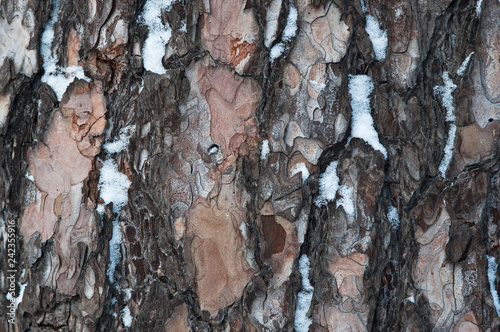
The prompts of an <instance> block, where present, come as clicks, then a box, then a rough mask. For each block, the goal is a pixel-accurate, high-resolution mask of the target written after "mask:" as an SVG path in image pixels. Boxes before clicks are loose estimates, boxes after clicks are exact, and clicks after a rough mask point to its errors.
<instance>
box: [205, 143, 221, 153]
mask: <svg viewBox="0 0 500 332" xmlns="http://www.w3.org/2000/svg"><path fill="white" fill-rule="evenodd" d="M207 152H208V154H216V153H217V152H219V146H218V145H217V144H212V145H211V146H210V147H209V148H208V150H207Z"/></svg>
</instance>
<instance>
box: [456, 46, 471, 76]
mask: <svg viewBox="0 0 500 332" xmlns="http://www.w3.org/2000/svg"><path fill="white" fill-rule="evenodd" d="M473 55H474V52H472V53H471V54H469V55H468V56H467V57H466V58H465V60H464V61H463V62H462V64H461V65H460V67H458V69H457V75H458V76H462V75H463V74H464V73H465V70H466V69H467V66H468V65H469V61H470V58H471V57H472V56H473Z"/></svg>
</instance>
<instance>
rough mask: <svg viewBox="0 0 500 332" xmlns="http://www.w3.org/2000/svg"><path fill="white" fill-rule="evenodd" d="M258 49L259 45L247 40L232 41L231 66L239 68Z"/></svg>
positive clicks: (237, 39)
mask: <svg viewBox="0 0 500 332" xmlns="http://www.w3.org/2000/svg"><path fill="white" fill-rule="evenodd" d="M256 49H257V45H255V44H252V43H249V42H247V41H246V40H244V41H241V38H236V39H233V40H231V64H232V65H233V67H236V66H238V65H239V64H240V62H241V61H243V60H244V59H246V58H247V57H251V56H252V55H253V54H254V53H255V50H256Z"/></svg>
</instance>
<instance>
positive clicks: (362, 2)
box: [360, 0, 366, 13]
mask: <svg viewBox="0 0 500 332" xmlns="http://www.w3.org/2000/svg"><path fill="white" fill-rule="evenodd" d="M360 2H361V9H362V10H363V13H366V5H365V0H360Z"/></svg>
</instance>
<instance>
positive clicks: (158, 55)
mask: <svg viewBox="0 0 500 332" xmlns="http://www.w3.org/2000/svg"><path fill="white" fill-rule="evenodd" d="M172 2H173V1H172V0H148V1H147V2H146V4H145V5H144V12H143V13H142V16H141V19H142V23H143V24H144V25H146V26H147V27H148V29H149V32H148V37H147V38H146V41H145V42H144V46H143V49H142V58H143V60H144V69H146V70H149V71H151V72H153V73H156V74H159V75H162V74H165V73H166V72H167V71H166V69H165V67H163V64H162V62H161V60H162V58H163V55H165V45H166V44H168V42H169V41H170V38H171V37H172V29H171V28H170V25H169V24H168V23H165V24H164V23H163V20H162V12H163V11H166V10H169V9H170V7H171V6H172Z"/></svg>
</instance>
